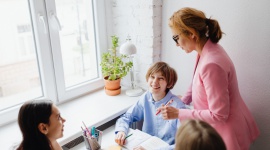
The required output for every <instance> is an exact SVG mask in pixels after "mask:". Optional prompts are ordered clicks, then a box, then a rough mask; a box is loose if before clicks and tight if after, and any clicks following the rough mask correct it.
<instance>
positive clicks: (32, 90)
mask: <svg viewBox="0 0 270 150" xmlns="http://www.w3.org/2000/svg"><path fill="white" fill-rule="evenodd" d="M0 19H1V24H0V33H1V34H0V53H1V54H0V110H3V109H5V108H8V107H11V106H14V105H16V104H20V103H23V102H24V101H26V100H30V99H34V98H37V97H41V96H42V95H43V93H42V88H41V83H40V76H39V69H38V63H37V57H36V49H35V44H34V38H33V30H32V24H31V19H30V13H29V7H28V1H27V0H1V1H0Z"/></svg>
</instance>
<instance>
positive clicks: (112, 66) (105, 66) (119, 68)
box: [100, 35, 133, 95]
mask: <svg viewBox="0 0 270 150" xmlns="http://www.w3.org/2000/svg"><path fill="white" fill-rule="evenodd" d="M111 38H112V39H111V40H112V47H111V49H109V51H108V52H105V53H103V54H102V59H101V63H100V66H101V70H102V75H103V77H104V81H105V87H104V89H105V92H106V94H108V95H118V94H120V93H121V86H120V82H121V79H122V78H123V77H125V76H126V75H127V73H128V72H129V70H130V69H131V67H132V66H133V63H132V62H131V61H127V62H125V61H124V59H125V58H128V56H127V55H123V54H117V47H118V46H119V45H118V39H119V38H118V37H117V36H115V35H114V36H112V37H111ZM111 84H113V85H111ZM115 84H116V85H115Z"/></svg>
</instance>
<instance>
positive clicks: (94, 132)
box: [91, 127, 96, 136]
mask: <svg viewBox="0 0 270 150" xmlns="http://www.w3.org/2000/svg"><path fill="white" fill-rule="evenodd" d="M91 133H92V135H93V136H95V135H96V127H92V130H91Z"/></svg>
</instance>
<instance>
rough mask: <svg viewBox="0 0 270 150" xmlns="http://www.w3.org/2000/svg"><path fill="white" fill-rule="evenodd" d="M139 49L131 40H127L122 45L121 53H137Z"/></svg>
mask: <svg viewBox="0 0 270 150" xmlns="http://www.w3.org/2000/svg"><path fill="white" fill-rule="evenodd" d="M136 52H137V49H136V47H135V45H134V44H133V43H131V41H130V40H127V41H126V42H125V43H124V44H123V45H121V47H120V53H121V54H124V55H132V54H136Z"/></svg>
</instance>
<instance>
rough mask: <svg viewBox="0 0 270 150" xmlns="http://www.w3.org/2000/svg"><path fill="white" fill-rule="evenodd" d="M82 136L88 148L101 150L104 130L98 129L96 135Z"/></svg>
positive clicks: (89, 149) (88, 149)
mask: <svg viewBox="0 0 270 150" xmlns="http://www.w3.org/2000/svg"><path fill="white" fill-rule="evenodd" d="M82 136H83V139H84V144H85V147H86V149H87V150H99V149H100V148H101V139H102V131H99V130H96V134H95V135H92V136H90V135H87V134H83V135H82Z"/></svg>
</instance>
